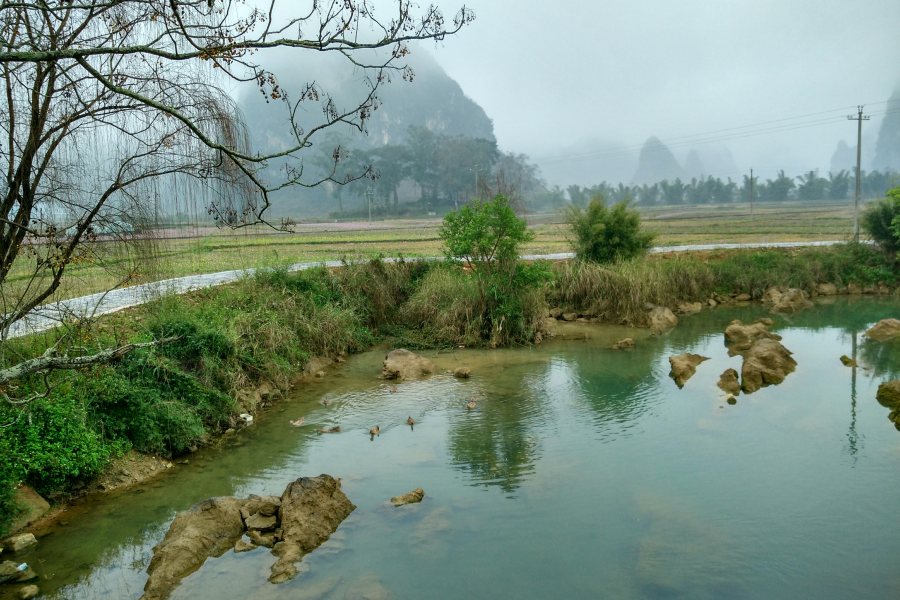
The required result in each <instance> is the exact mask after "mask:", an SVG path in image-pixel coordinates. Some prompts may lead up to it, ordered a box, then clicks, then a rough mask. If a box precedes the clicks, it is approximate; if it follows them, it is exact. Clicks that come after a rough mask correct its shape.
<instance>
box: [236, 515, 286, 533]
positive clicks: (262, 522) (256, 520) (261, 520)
mask: <svg viewBox="0 0 900 600" xmlns="http://www.w3.org/2000/svg"><path fill="white" fill-rule="evenodd" d="M244 525H246V527H247V529H249V530H251V531H252V530H256V531H272V530H273V529H275V527H276V526H277V525H278V518H277V517H275V516H274V515H273V516H270V517H267V516H265V515H261V514H259V513H256V514H255V515H253V516H252V517H250V518H249V519H247V520H245V521H244Z"/></svg>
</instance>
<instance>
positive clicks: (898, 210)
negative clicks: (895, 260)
mask: <svg viewBox="0 0 900 600" xmlns="http://www.w3.org/2000/svg"><path fill="white" fill-rule="evenodd" d="M860 226H861V227H862V228H863V229H864V230H865V232H866V233H868V234H869V237H871V238H872V239H873V240H874V241H875V242H876V243H877V244H879V245H880V246H881V247H882V248H884V249H885V251H887V252H889V253H890V254H896V253H897V250H900V188H896V189H893V190H888V191H887V192H886V193H885V197H884V198H882V199H880V200H877V201H875V202H872V203H871V204H869V205H868V206H866V208H865V210H863V213H862V215H861V218H860Z"/></svg>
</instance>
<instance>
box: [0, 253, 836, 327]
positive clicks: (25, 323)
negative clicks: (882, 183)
mask: <svg viewBox="0 0 900 600" xmlns="http://www.w3.org/2000/svg"><path fill="white" fill-rule="evenodd" d="M840 243H842V242H838V241H831V242H774V243H768V244H704V245H697V246H660V247H656V248H652V249H651V250H650V252H651V253H660V252H687V251H691V250H720V249H738V248H798V247H804V246H832V245H834V244H840ZM573 257H574V255H573V254H571V253H568V252H563V253H558V254H534V255H526V256H523V257H522V258H523V259H525V260H565V259H567V258H573ZM395 260H396V259H393V258H387V259H385V261H387V262H394V261H395ZM428 260H441V259H439V258H432V259H428ZM322 264H325V266H328V267H339V266H341V264H342V263H341V261H338V260H330V261H326V262H325V263H321V262H315V263H298V264H296V265H292V266H291V267H290V269H291V270H292V271H300V270H303V269H309V268H310V267H316V266H319V265H322ZM253 271H254V269H251V270H246V271H244V270H236V271H221V272H219V273H209V274H206V275H189V276H187V277H178V278H175V279H165V280H163V281H155V282H153V283H145V284H143V285H138V286H134V287H128V288H121V289H117V290H112V291H111V292H106V293H101V294H91V295H90V296H82V297H80V298H72V299H71V300H64V301H62V302H56V303H53V304H46V305H44V306H42V307H40V308H38V309H36V310H34V311H33V312H32V314H31V315H30V316H29V317H27V318H26V319H22V320H20V321H17V322H16V323H13V325H12V327H10V331H9V334H8V336H7V337H8V338H15V337H21V336H24V335H30V334H32V333H38V332H41V331H45V330H47V329H50V328H52V327H55V326H56V325H57V324H58V323H59V322H60V321H61V320H63V319H67V318H83V317H86V316H99V315H105V314H108V313H113V312H116V311H119V310H122V309H124V308H129V307H131V306H138V305H140V304H144V303H145V302H149V301H150V300H152V299H154V298H158V297H160V296H161V295H163V294H184V293H185V292H189V291H192V290H199V289H201V288H205V287H210V286H214V285H221V284H223V283H229V282H231V281H235V280H237V279H239V278H240V277H242V276H244V275H247V274H251V273H252V272H253Z"/></svg>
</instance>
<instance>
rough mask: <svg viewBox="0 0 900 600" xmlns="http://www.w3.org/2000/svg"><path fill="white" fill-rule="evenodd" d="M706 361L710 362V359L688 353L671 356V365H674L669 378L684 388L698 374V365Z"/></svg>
mask: <svg viewBox="0 0 900 600" xmlns="http://www.w3.org/2000/svg"><path fill="white" fill-rule="evenodd" d="M704 360H709V358H708V357H706V356H700V355H699V354H690V353H688V352H685V353H684V354H679V355H677V356H670V357H669V364H670V365H672V370H671V371H670V372H669V377H671V378H672V379H674V380H675V383H676V384H677V385H678V387H684V384H685V382H686V381H687V380H688V379H690V378H691V377H693V376H694V373H696V372H697V365H699V364H700V363H702V362H703V361H704Z"/></svg>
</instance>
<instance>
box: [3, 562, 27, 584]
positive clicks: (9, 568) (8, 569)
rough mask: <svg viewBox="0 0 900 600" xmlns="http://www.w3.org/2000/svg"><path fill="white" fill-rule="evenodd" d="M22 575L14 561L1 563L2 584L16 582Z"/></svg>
mask: <svg viewBox="0 0 900 600" xmlns="http://www.w3.org/2000/svg"><path fill="white" fill-rule="evenodd" d="M21 574H22V572H21V571H20V570H19V567H18V566H17V565H16V563H14V562H13V561H11V560H5V561H3V562H2V563H0V583H6V582H7V581H15V580H16V579H18V578H19V576H20V575H21Z"/></svg>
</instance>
